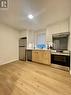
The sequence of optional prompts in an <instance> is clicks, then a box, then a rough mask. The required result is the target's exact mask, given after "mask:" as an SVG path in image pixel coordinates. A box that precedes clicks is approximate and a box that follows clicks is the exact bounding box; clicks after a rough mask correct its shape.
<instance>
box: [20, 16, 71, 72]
mask: <svg viewBox="0 0 71 95" xmlns="http://www.w3.org/2000/svg"><path fill="white" fill-rule="evenodd" d="M69 31H70V17H69V18H66V19H63V20H61V21H58V22H56V23H53V24H51V25H49V26H47V28H45V29H43V30H39V31H31V30H29V31H27V30H25V31H21V33H20V38H22V37H27V47H26V52H27V53H26V57H25V60H28V61H34V60H36V61H34V62H37V63H43V64H47V65H51V66H52V67H55V68H59V69H62V70H66V71H69V72H70V46H71V44H70V40H71V33H70V32H69ZM55 39H56V40H58V41H57V42H56V40H55ZM61 39H62V40H61ZM54 41H55V42H54ZM58 42H59V44H58ZM54 44H57V45H56V48H54V49H53V47H54V46H53V45H54ZM60 46H61V47H60ZM33 52H37V53H38V54H39V56H40V55H41V56H40V57H38V56H37V55H36V56H37V59H36V58H34V59H33V56H34V55H33ZM39 52H40V53H39ZM47 53H48V55H47ZM42 55H43V56H45V58H46V56H47V57H48V60H45V58H44V57H43V56H42ZM42 58H43V60H41V59H42ZM38 59H39V60H38ZM56 59H57V60H56ZM55 60H56V61H55ZM51 63H53V64H51Z"/></svg>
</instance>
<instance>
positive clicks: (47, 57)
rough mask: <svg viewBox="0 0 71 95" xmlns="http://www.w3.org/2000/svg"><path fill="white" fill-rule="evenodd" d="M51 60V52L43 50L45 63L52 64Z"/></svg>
mask: <svg viewBox="0 0 71 95" xmlns="http://www.w3.org/2000/svg"><path fill="white" fill-rule="evenodd" d="M50 60H51V56H50V52H49V51H43V63H44V64H48V65H50Z"/></svg>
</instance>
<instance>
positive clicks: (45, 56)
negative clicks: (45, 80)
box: [32, 50, 51, 65]
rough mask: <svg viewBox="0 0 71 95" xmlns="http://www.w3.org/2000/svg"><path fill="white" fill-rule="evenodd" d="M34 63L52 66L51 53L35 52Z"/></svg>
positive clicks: (46, 51)
mask: <svg viewBox="0 0 71 95" xmlns="http://www.w3.org/2000/svg"><path fill="white" fill-rule="evenodd" d="M32 61H34V62H38V63H43V64H48V65H50V64H51V54H50V51H49V50H33V51H32Z"/></svg>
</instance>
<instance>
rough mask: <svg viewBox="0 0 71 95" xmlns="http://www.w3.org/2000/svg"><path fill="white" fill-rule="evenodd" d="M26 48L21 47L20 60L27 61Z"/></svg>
mask: <svg viewBox="0 0 71 95" xmlns="http://www.w3.org/2000/svg"><path fill="white" fill-rule="evenodd" d="M25 49H26V48H25V47H19V59H20V60H25Z"/></svg>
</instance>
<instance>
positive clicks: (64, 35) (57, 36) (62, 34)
mask: <svg viewBox="0 0 71 95" xmlns="http://www.w3.org/2000/svg"><path fill="white" fill-rule="evenodd" d="M69 35H70V32H64V33H57V34H53V35H52V37H53V38H60V37H67V36H69Z"/></svg>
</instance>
